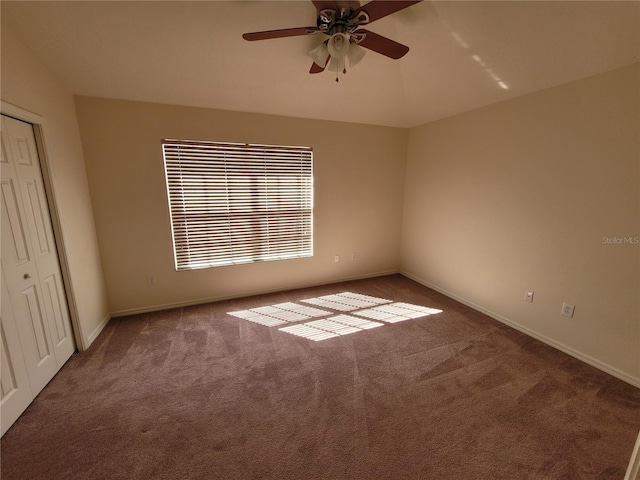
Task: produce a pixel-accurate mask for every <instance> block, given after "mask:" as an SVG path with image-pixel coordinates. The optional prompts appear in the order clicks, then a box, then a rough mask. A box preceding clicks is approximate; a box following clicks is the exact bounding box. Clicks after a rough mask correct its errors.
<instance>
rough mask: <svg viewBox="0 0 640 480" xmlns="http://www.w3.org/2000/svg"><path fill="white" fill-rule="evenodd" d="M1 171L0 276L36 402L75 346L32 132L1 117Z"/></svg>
mask: <svg viewBox="0 0 640 480" xmlns="http://www.w3.org/2000/svg"><path fill="white" fill-rule="evenodd" d="M1 171H2V175H1V176H2V178H1V183H0V187H1V189H0V192H1V196H0V199H1V201H2V229H1V236H2V257H1V259H2V270H3V274H4V280H6V286H7V292H8V297H9V300H10V303H11V307H12V313H13V317H14V319H15V325H16V329H17V332H18V337H19V341H20V350H21V353H22V356H23V358H24V364H25V367H26V370H27V376H28V379H29V385H30V389H31V393H32V396H33V397H35V396H36V395H37V394H38V393H39V392H40V390H42V388H44V386H45V385H46V384H47V383H48V382H49V381H50V380H51V379H52V378H53V376H54V375H55V374H56V373H57V371H58V370H59V369H60V368H61V367H62V365H63V364H64V363H65V361H66V360H67V359H68V358H69V357H70V356H71V355H72V354H73V352H74V351H75V343H74V339H73V334H72V330H71V321H70V317H69V311H68V308H67V303H66V297H65V294H64V285H63V283H62V275H61V271H60V265H59V262H58V255H57V251H56V247H55V241H54V237H53V229H52V225H51V218H50V216H49V210H48V205H47V201H46V196H45V191H44V183H43V180H42V173H41V170H40V162H39V159H38V154H37V148H36V143H35V137H34V133H33V127H32V125H31V124H28V123H25V122H21V121H19V120H15V119H13V118H10V117H6V116H4V115H3V116H2V164H1ZM2 316H3V318H4V316H5V306H4V302H3V306H2ZM9 340H10V339H9V337H7V341H9ZM10 351H11V349H7V352H10Z"/></svg>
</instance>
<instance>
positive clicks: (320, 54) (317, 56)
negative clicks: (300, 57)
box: [309, 42, 329, 67]
mask: <svg viewBox="0 0 640 480" xmlns="http://www.w3.org/2000/svg"><path fill="white" fill-rule="evenodd" d="M309 56H310V57H311V58H312V59H313V61H314V63H315V64H316V65H318V66H320V67H324V66H325V65H326V64H327V59H328V58H329V49H328V48H327V42H322V43H321V44H320V45H318V46H317V47H316V48H314V49H313V50H311V51H310V52H309Z"/></svg>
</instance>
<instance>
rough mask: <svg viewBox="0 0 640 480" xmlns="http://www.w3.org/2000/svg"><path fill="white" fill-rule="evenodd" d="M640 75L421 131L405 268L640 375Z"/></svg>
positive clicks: (409, 199)
mask: <svg viewBox="0 0 640 480" xmlns="http://www.w3.org/2000/svg"><path fill="white" fill-rule="evenodd" d="M639 77H640V76H639V66H638V64H635V65H632V66H630V67H626V68H622V69H619V70H615V71H612V72H609V73H605V74H602V75H598V76H595V77H591V78H588V79H584V80H581V81H578V82H574V83H571V84H567V85H564V86H560V87H557V88H552V89H549V90H545V91H541V92H538V93H535V94H532V95H527V96H525V97H520V98H518V99H515V100H511V101H506V102H503V103H499V104H495V105H492V106H489V107H486V108H483V109H480V110H476V111H473V112H469V113H466V114H462V115H459V116H455V117H452V118H448V119H445V120H441V121H438V122H434V123H430V124H427V125H424V126H421V127H418V128H413V129H411V131H410V134H409V141H408V153H407V169H406V187H405V200H404V205H405V209H404V218H403V226H402V240H401V271H402V272H404V273H406V274H408V275H410V276H411V277H413V278H415V279H418V280H419V281H421V282H422V283H424V284H427V285H430V286H433V287H435V288H436V289H439V290H441V291H443V292H447V293H448V294H450V295H452V296H454V297H456V298H458V299H461V300H463V301H464V302H466V303H468V304H470V305H473V306H476V307H478V308H479V309H481V310H483V311H485V312H488V313H491V314H492V315H493V316H494V317H496V318H499V319H501V320H503V321H506V322H510V323H512V324H513V325H514V326H516V327H517V328H520V329H522V330H524V331H527V332H529V333H531V334H533V335H534V336H538V337H539V338H544V339H546V340H547V341H548V342H549V343H551V344H554V345H556V346H558V347H560V348H561V349H564V350H565V351H568V352H571V353H573V354H574V355H576V356H578V357H580V358H583V359H585V360H587V361H589V362H590V363H592V364H595V365H598V366H600V367H601V368H604V369H605V370H608V371H610V372H612V373H614V374H616V375H618V376H620V377H622V378H625V379H627V380H630V381H632V382H635V383H636V384H640V311H639V302H640V300H639V292H640V282H639V275H640V245H638V244H637V243H636V242H637V240H636V239H637V238H638V237H639V236H640V221H639V220H640V214H639V212H640V193H639V188H640V187H639V185H640V177H639V161H640V160H639V159H640V154H639V132H640V123H639V114H640V108H639V107H640V99H639V94H638V92H639V85H640V78H639ZM603 237H605V239H613V238H615V237H617V238H620V239H621V238H628V237H632V239H631V241H632V243H622V244H606V243H605V242H606V240H603ZM612 241H614V242H615V241H616V240H612ZM623 242H624V241H623ZM525 290H532V291H534V292H535V296H534V302H533V303H526V302H524V300H523V295H524V292H525ZM563 302H567V303H570V304H573V305H575V306H576V309H575V316H574V318H567V317H564V316H561V315H560V310H561V306H562V303H563Z"/></svg>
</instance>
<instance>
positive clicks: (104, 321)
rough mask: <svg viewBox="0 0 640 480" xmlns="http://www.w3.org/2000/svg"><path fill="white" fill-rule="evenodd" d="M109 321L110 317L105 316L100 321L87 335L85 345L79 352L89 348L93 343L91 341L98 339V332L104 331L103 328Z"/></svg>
mask: <svg viewBox="0 0 640 480" xmlns="http://www.w3.org/2000/svg"><path fill="white" fill-rule="evenodd" d="M109 320H111V315H107V316H106V317H104V318H103V319H102V321H101V322H100V323H99V324H98V326H97V327H96V328H94V329H93V331H92V332H91V333H90V334H89V336H88V337H87V341H86V345H82V348H81V350H86V349H87V348H89V346H90V345H91V344H92V343H93V341H94V340H95V339H96V338H98V335H100V332H102V330H104V327H106V326H107V323H109Z"/></svg>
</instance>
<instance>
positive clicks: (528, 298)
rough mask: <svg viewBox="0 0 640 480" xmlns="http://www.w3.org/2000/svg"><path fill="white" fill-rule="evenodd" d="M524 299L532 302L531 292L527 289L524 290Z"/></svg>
mask: <svg viewBox="0 0 640 480" xmlns="http://www.w3.org/2000/svg"><path fill="white" fill-rule="evenodd" d="M524 301H525V302H529V303H533V292H529V291H526V292H524Z"/></svg>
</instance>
